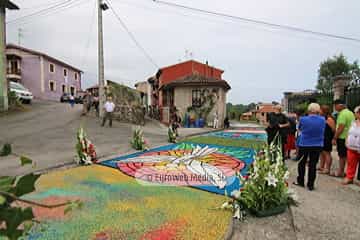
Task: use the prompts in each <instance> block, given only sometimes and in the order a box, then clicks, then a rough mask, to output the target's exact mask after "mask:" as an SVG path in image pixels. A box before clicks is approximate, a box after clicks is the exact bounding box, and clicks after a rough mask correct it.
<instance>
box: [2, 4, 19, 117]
mask: <svg viewBox="0 0 360 240" xmlns="http://www.w3.org/2000/svg"><path fill="white" fill-rule="evenodd" d="M7 8H8V9H10V10H17V9H19V7H18V6H16V5H15V4H14V3H12V2H11V1H8V0H5V1H1V2H0V112H1V111H7V110H8V109H9V102H8V82H7V79H6V22H5V19H6V9H7Z"/></svg>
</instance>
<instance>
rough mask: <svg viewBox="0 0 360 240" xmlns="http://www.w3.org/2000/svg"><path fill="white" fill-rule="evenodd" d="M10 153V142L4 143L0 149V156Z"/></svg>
mask: <svg viewBox="0 0 360 240" xmlns="http://www.w3.org/2000/svg"><path fill="white" fill-rule="evenodd" d="M11 153H12V149H11V144H10V143H5V144H4V146H3V147H2V149H1V151H0V157H5V156H8V155H10V154H11Z"/></svg>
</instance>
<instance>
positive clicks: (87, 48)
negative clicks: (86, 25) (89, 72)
mask: <svg viewBox="0 0 360 240" xmlns="http://www.w3.org/2000/svg"><path fill="white" fill-rule="evenodd" d="M94 3H95V6H94V10H93V12H92V15H91V20H90V21H91V25H90V29H89V35H88V39H87V41H86V45H85V50H84V52H83V55H82V58H81V65H84V63H85V58H86V57H87V56H88V51H89V47H90V42H91V36H92V32H93V29H94V26H95V19H96V18H95V14H96V9H97V2H96V0H94Z"/></svg>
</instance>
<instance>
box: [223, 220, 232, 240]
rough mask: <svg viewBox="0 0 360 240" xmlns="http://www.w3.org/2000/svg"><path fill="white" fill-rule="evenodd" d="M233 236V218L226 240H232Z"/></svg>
mask: <svg viewBox="0 0 360 240" xmlns="http://www.w3.org/2000/svg"><path fill="white" fill-rule="evenodd" d="M233 234H234V218H233V217H232V216H231V218H230V222H229V227H228V230H227V232H226V234H225V236H224V239H225V240H230V239H232V237H233Z"/></svg>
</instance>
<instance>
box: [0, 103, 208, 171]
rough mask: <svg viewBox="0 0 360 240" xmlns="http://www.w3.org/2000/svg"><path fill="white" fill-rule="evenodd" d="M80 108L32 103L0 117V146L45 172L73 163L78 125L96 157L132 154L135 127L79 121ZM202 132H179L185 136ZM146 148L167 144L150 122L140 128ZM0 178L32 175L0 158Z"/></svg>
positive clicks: (12, 159)
mask: <svg viewBox="0 0 360 240" xmlns="http://www.w3.org/2000/svg"><path fill="white" fill-rule="evenodd" d="M81 110H82V105H76V106H75V107H74V108H71V107H70V106H69V105H68V104H62V103H54V102H34V103H33V105H32V106H29V109H28V110H27V111H25V112H18V113H12V114H9V115H1V116H0V145H1V146H2V144H4V143H5V142H10V143H12V145H13V151H14V152H15V153H16V154H18V155H25V156H28V157H30V158H32V159H33V160H35V161H36V162H37V169H46V168H50V167H54V166H59V165H63V164H68V163H72V162H73V158H74V155H75V143H76V131H77V129H78V128H79V127H80V126H81V125H82V126H84V128H85V129H86V131H87V133H88V136H89V138H90V140H92V141H93V142H94V143H95V145H96V147H97V152H98V155H99V156H100V157H103V156H112V155H120V154H125V153H130V152H133V150H132V149H131V147H130V146H129V139H130V137H131V134H132V128H134V127H135V126H133V125H131V124H126V123H120V122H116V121H114V123H113V128H109V127H104V128H102V127H100V120H99V119H96V118H94V117H81V116H80V115H81ZM203 131H205V130H200V129H180V135H182V136H185V135H189V134H192V133H199V132H203ZM144 135H145V138H147V139H148V140H149V143H150V147H154V146H159V145H164V144H166V143H167V142H166V141H167V128H166V127H164V126H162V125H160V124H159V123H157V122H154V121H148V122H147V123H146V126H145V127H144ZM0 170H1V173H0V175H18V174H23V173H25V172H29V171H33V169H31V168H30V167H27V168H19V161H18V157H16V156H10V157H6V158H0Z"/></svg>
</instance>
